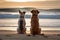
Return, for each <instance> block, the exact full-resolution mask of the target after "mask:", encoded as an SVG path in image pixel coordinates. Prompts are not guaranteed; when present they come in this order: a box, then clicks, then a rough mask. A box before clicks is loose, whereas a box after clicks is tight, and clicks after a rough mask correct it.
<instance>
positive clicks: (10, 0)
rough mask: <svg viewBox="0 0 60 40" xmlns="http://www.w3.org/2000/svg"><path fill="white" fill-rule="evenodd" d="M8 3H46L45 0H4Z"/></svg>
mask: <svg viewBox="0 0 60 40" xmlns="http://www.w3.org/2000/svg"><path fill="white" fill-rule="evenodd" d="M6 1H9V2H29V1H32V2H33V1H46V0H6Z"/></svg>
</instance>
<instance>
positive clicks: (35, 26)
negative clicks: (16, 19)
mask: <svg viewBox="0 0 60 40" xmlns="http://www.w3.org/2000/svg"><path fill="white" fill-rule="evenodd" d="M31 13H32V17H31V29H30V31H31V34H32V35H39V34H40V33H41V29H40V28H39V19H38V14H39V11H38V10H32V11H31Z"/></svg>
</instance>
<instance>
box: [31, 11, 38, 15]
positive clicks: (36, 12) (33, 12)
mask: <svg viewBox="0 0 60 40" xmlns="http://www.w3.org/2000/svg"><path fill="white" fill-rule="evenodd" d="M31 13H32V14H33V15H38V14H39V11H38V10H32V11H31Z"/></svg>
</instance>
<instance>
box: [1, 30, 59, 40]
mask: <svg viewBox="0 0 60 40" xmlns="http://www.w3.org/2000/svg"><path fill="white" fill-rule="evenodd" d="M42 33H44V35H35V36H33V35H31V36H27V34H17V31H16V30H0V40H60V31H51V30H50V31H47V30H45V31H42Z"/></svg>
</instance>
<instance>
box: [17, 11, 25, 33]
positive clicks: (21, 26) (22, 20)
mask: <svg viewBox="0 0 60 40" xmlns="http://www.w3.org/2000/svg"><path fill="white" fill-rule="evenodd" d="M19 14H20V16H19V21H18V26H19V27H18V29H17V32H18V33H19V34H24V33H25V31H26V28H25V25H26V22H25V17H24V16H25V12H21V11H20V10H19Z"/></svg>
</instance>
